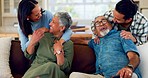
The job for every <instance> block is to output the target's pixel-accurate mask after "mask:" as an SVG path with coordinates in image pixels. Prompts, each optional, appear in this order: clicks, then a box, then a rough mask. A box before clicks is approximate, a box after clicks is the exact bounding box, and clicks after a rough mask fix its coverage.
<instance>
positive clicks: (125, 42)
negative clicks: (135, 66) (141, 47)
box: [121, 38, 139, 55]
mask: <svg viewBox="0 0 148 78" xmlns="http://www.w3.org/2000/svg"><path fill="white" fill-rule="evenodd" d="M121 40H122V46H123V49H124V52H125V53H128V52H129V51H132V52H135V53H136V54H138V55H139V53H138V49H137V47H136V45H135V44H134V42H133V41H132V40H130V39H124V38H121Z"/></svg>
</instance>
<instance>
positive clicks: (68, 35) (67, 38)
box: [62, 29, 72, 42]
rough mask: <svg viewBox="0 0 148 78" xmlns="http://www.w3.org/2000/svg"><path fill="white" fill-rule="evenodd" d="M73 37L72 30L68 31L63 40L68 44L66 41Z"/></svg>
mask: <svg viewBox="0 0 148 78" xmlns="http://www.w3.org/2000/svg"><path fill="white" fill-rule="evenodd" d="M71 35H72V30H71V29H68V30H66V31H65V33H64V34H63V36H62V39H64V41H65V42H66V41H68V40H70V37H71Z"/></svg>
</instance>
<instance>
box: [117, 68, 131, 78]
mask: <svg viewBox="0 0 148 78" xmlns="http://www.w3.org/2000/svg"><path fill="white" fill-rule="evenodd" d="M117 75H120V78H131V77H132V75H133V71H132V70H131V69H130V68H128V67H124V68H122V69H121V70H119V71H118V73H117Z"/></svg>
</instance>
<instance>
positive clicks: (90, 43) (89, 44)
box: [88, 39, 94, 49]
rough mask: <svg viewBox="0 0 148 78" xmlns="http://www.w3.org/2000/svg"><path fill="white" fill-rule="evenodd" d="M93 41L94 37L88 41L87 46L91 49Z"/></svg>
mask: <svg viewBox="0 0 148 78" xmlns="http://www.w3.org/2000/svg"><path fill="white" fill-rule="evenodd" d="M93 43H94V39H91V40H90V41H89V42H88V46H89V47H90V48H92V49H93Z"/></svg>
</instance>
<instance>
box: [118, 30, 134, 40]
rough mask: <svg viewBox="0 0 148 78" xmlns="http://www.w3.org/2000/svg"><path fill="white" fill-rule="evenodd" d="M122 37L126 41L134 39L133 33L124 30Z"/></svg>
mask: <svg viewBox="0 0 148 78" xmlns="http://www.w3.org/2000/svg"><path fill="white" fill-rule="evenodd" d="M120 36H121V37H123V38H125V39H132V36H133V35H132V34H131V32H128V31H125V30H122V31H121V33H120Z"/></svg>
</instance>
